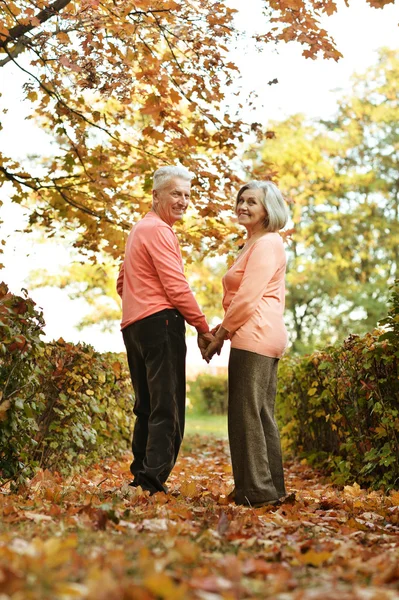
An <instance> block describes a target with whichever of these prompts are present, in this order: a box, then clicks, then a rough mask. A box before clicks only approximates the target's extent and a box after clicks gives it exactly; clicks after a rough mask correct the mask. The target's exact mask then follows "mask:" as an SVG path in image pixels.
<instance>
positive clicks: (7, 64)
mask: <svg viewBox="0 0 399 600" xmlns="http://www.w3.org/2000/svg"><path fill="white" fill-rule="evenodd" d="M369 1H370V3H371V4H372V5H374V6H378V7H380V6H383V5H384V4H385V3H386V0H381V1H379V2H378V3H375V2H374V0H369ZM264 6H265V13H266V18H265V33H264V35H262V36H258V41H259V42H260V43H270V42H279V41H291V40H296V41H299V42H300V43H301V44H302V45H303V48H304V54H305V56H309V57H311V58H314V57H315V56H316V55H318V54H321V55H323V56H324V57H327V58H333V59H338V58H339V56H340V54H339V51H338V50H337V49H336V48H335V47H334V43H333V41H332V40H331V39H330V37H329V35H328V33H327V32H326V31H325V30H324V29H322V28H321V27H320V25H319V17H320V15H323V14H327V15H329V14H331V13H333V12H334V11H335V10H336V8H337V7H336V4H335V2H334V1H333V0H322V1H321V2H320V1H319V0H317V2H316V1H315V0H311V1H310V2H306V3H305V2H304V1H303V0H289V2H286V3H284V4H283V3H280V2H275V1H272V2H265V5H264ZM233 16H234V11H233V10H232V9H230V8H229V7H228V6H227V4H226V3H224V2H218V1H214V0H203V1H202V2H194V1H192V2H191V1H187V0H184V1H183V0H162V1H161V0H124V1H123V2H122V1H120V0H102V1H100V0H81V1H78V2H72V0H54V1H53V2H51V1H49V0H34V1H29V2H28V1H27V0H20V1H14V2H13V1H11V0H5V1H4V2H2V5H1V21H0V51H1V53H2V54H0V56H1V57H2V58H0V66H1V67H3V69H16V70H19V71H21V72H23V73H24V74H25V75H26V83H25V85H24V91H25V96H26V99H27V100H28V102H30V103H31V106H32V116H34V118H35V119H36V121H37V122H38V124H39V125H40V126H41V127H42V128H43V130H44V131H46V132H47V134H48V135H49V136H50V137H51V139H52V140H53V142H54V144H53V147H54V151H53V153H52V154H51V155H50V156H47V157H43V156H40V157H38V160H36V161H35V160H32V159H30V160H29V161H24V163H23V164H21V163H20V162H18V161H16V160H15V159H14V158H12V157H11V156H7V154H4V155H2V156H1V163H0V176H1V180H2V181H3V182H4V181H8V182H10V183H11V184H12V186H13V189H14V196H13V199H14V200H15V201H16V202H22V201H23V202H24V203H28V204H29V207H30V209H29V210H30V224H31V226H33V225H40V226H42V227H43V228H44V229H45V230H46V231H47V232H49V233H54V232H57V234H59V233H60V226H61V232H62V228H65V227H68V228H69V229H72V230H74V232H75V235H76V241H75V245H76V246H77V247H78V248H81V249H85V250H86V251H89V252H96V251H98V250H104V251H105V252H107V253H109V254H111V255H112V256H114V257H117V256H119V255H120V254H121V252H122V249H123V246H124V232H126V231H127V230H128V229H129V228H130V226H131V223H132V221H133V220H134V219H136V218H137V217H138V216H139V215H140V214H142V213H143V212H144V211H145V210H147V208H148V203H147V199H146V197H145V194H146V192H147V191H148V190H149V186H150V175H151V173H152V172H153V170H154V169H155V168H156V167H158V166H159V165H160V164H170V163H176V162H177V161H180V162H181V163H183V164H184V165H186V166H187V167H188V168H191V169H192V170H193V171H194V172H195V174H196V184H197V186H196V187H197V189H198V190H199V192H198V198H197V203H196V204H197V211H198V220H197V225H198V224H199V225H201V227H202V228H205V227H207V228H208V231H210V250H211V251H217V250H218V248H219V244H218V240H221V239H223V235H224V234H223V231H222V230H221V228H220V226H221V225H222V219H221V217H220V211H221V210H223V209H225V208H229V206H228V204H226V202H225V198H226V192H228V190H229V188H230V187H231V186H234V185H236V184H237V183H238V174H237V165H235V167H234V169H233V167H232V158H233V157H234V156H235V155H236V153H237V144H239V143H240V142H241V141H242V140H243V139H244V136H245V135H246V134H247V133H248V132H249V131H250V129H252V130H254V131H257V129H258V125H257V124H245V123H243V122H242V120H241V119H240V115H239V114H238V113H236V110H235V109H234V108H233V106H231V105H230V104H231V103H230V102H229V100H228V99H227V97H226V90H228V88H229V86H231V85H232V84H233V81H234V76H235V74H236V71H237V69H236V67H235V65H234V64H233V63H232V62H231V61H229V58H228V47H229V45H230V46H231V44H232V43H233V40H234V38H235V36H236V35H237V30H236V25H235V23H234V20H233ZM239 110H240V105H239V104H238V105H237V111H238V112H239ZM39 158H40V160H39ZM39 163H40V169H38V168H37V166H38V164H39ZM210 220H211V221H212V222H210ZM222 229H223V228H222ZM183 237H184V238H185V240H186V241H187V243H189V244H193V245H194V246H195V244H196V243H197V242H196V240H197V239H198V238H197V237H196V236H192V235H191V231H190V230H185V231H183Z"/></svg>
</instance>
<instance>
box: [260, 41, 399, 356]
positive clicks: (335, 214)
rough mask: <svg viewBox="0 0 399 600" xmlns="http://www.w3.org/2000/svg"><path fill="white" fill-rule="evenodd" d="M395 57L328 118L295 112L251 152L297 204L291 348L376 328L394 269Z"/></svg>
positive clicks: (398, 144)
mask: <svg viewBox="0 0 399 600" xmlns="http://www.w3.org/2000/svg"><path fill="white" fill-rule="evenodd" d="M398 61H399V54H398V52H397V51H396V52H394V51H387V50H382V51H381V52H380V54H379V59H378V62H377V64H376V65H375V66H373V67H371V68H370V69H369V70H368V71H366V73H364V74H363V75H361V76H357V77H355V78H354V87H353V90H352V92H351V95H350V96H349V97H348V98H344V99H342V101H341V102H340V108H339V110H338V113H337V115H336V118H334V119H333V120H331V121H328V122H324V121H318V122H317V121H314V122H307V121H306V120H305V119H304V117H302V116H300V115H296V116H293V117H290V118H289V119H287V120H286V121H284V122H281V123H272V124H270V125H269V127H268V128H269V129H273V130H274V131H275V137H271V138H270V139H267V140H266V142H264V143H263V144H262V145H261V146H260V147H253V148H252V149H251V151H250V152H249V157H250V158H251V159H252V161H253V168H254V170H255V172H256V171H257V170H259V169H260V170H261V169H264V166H265V165H270V164H271V163H273V165H274V169H275V172H276V177H277V178H278V181H279V185H280V187H281V189H282V190H283V191H284V192H285V194H286V195H287V197H288V198H291V199H293V200H294V203H293V204H292V205H291V207H292V221H293V227H294V233H293V235H292V239H291V241H290V244H289V262H288V273H287V284H288V295H287V309H288V319H289V322H290V328H291V330H292V333H293V339H294V350H296V351H303V350H306V349H308V348H311V347H313V346H314V344H315V343H317V342H319V343H324V342H326V341H331V340H334V339H336V337H337V336H338V335H341V336H342V335H345V334H347V333H349V332H365V331H367V330H370V329H371V328H373V327H375V326H376V324H377V322H378V320H379V319H381V318H382V316H383V315H384V314H385V312H386V303H387V297H388V294H389V292H388V287H389V284H390V283H392V282H393V279H394V278H395V276H396V273H397V269H398V247H399V229H398V228H399V220H398V200H399V193H398V180H397V173H398V166H399V165H398V157H399V154H398V151H399V130H398V127H397V123H398V119H399V102H398V100H399V89H398V86H397V81H398V76H399V62H398Z"/></svg>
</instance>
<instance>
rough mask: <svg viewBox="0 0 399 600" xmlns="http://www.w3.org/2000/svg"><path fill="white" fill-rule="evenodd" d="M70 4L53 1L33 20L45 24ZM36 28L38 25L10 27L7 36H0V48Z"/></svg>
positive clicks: (63, 1)
mask: <svg viewBox="0 0 399 600" xmlns="http://www.w3.org/2000/svg"><path fill="white" fill-rule="evenodd" d="M70 2H71V0H55V2H53V4H50V6H48V7H47V8H45V9H43V10H41V11H40V12H38V13H37V15H36V16H35V17H34V18H35V19H37V20H38V21H40V24H42V23H45V22H46V21H48V20H49V19H51V17H53V16H54V15H56V14H57V13H59V12H60V10H62V9H63V8H65V6H67V4H70ZM36 27H38V25H32V23H30V24H29V25H16V26H15V27H12V28H11V29H10V31H9V34H8V35H7V36H6V35H4V34H0V38H2V39H0V48H5V47H6V46H7V44H9V43H10V42H14V41H16V40H18V39H19V38H20V37H22V36H24V35H25V34H26V33H28V32H29V31H32V29H35V28H36Z"/></svg>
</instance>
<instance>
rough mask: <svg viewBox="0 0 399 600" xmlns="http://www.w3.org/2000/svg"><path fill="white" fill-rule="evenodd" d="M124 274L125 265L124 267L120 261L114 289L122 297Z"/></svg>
mask: <svg viewBox="0 0 399 600" xmlns="http://www.w3.org/2000/svg"><path fill="white" fill-rule="evenodd" d="M124 275H125V267H124V263H122V266H121V268H120V271H119V275H118V279H117V281H116V291H117V292H118V294H119V296H120V297H121V298H122V293H123V278H124Z"/></svg>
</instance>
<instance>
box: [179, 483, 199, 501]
mask: <svg viewBox="0 0 399 600" xmlns="http://www.w3.org/2000/svg"><path fill="white" fill-rule="evenodd" d="M180 493H181V495H182V496H185V497H186V498H193V497H194V496H198V493H199V490H198V486H197V484H196V483H195V481H183V483H182V484H181V486H180Z"/></svg>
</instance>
